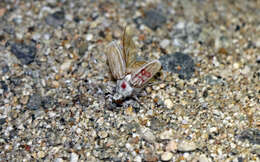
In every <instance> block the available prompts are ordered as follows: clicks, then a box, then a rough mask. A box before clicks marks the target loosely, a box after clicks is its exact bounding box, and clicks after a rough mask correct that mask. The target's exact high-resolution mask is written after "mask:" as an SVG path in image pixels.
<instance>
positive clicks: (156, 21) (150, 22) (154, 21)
mask: <svg viewBox="0 0 260 162" xmlns="http://www.w3.org/2000/svg"><path fill="white" fill-rule="evenodd" d="M142 22H143V23H144V24H145V25H146V26H148V27H149V28H151V29H153V30H156V29H157V28H158V27H160V26H161V25H163V24H165V23H166V18H165V17H164V16H163V15H162V14H161V13H159V12H158V11H154V10H149V11H146V12H145V13H144V18H142Z"/></svg>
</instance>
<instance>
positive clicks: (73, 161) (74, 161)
mask: <svg viewBox="0 0 260 162" xmlns="http://www.w3.org/2000/svg"><path fill="white" fill-rule="evenodd" d="M78 159H79V155H78V154H76V153H74V152H72V153H71V154H70V162H77V161H78Z"/></svg>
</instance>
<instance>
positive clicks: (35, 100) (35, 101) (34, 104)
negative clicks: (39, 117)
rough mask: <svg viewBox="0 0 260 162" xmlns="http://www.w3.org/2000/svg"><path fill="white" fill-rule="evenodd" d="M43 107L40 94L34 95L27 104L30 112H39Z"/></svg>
mask: <svg viewBox="0 0 260 162" xmlns="http://www.w3.org/2000/svg"><path fill="white" fill-rule="evenodd" d="M41 105H42V97H41V96H40V95H38V94H33V95H32V96H31V97H30V100H29V102H28V104H27V108H28V109H30V110H38V109H39V108H40V107H41Z"/></svg>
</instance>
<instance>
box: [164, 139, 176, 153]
mask: <svg viewBox="0 0 260 162" xmlns="http://www.w3.org/2000/svg"><path fill="white" fill-rule="evenodd" d="M165 150H166V151H171V152H175V151H176V150H177V142H175V140H171V141H170V142H169V143H168V144H167V145H166V148H165Z"/></svg>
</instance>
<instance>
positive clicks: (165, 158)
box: [161, 152, 173, 161]
mask: <svg viewBox="0 0 260 162" xmlns="http://www.w3.org/2000/svg"><path fill="white" fill-rule="evenodd" d="M172 156H173V155H172V153H171V152H164V153H163V154H162V155H161V159H162V161H169V160H171V159H172Z"/></svg>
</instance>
